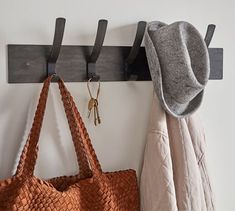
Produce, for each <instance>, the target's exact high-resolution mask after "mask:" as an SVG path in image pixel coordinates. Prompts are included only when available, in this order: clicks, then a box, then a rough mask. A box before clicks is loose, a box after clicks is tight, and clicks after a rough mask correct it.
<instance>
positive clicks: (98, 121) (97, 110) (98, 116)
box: [94, 99, 101, 125]
mask: <svg viewBox="0 0 235 211" xmlns="http://www.w3.org/2000/svg"><path fill="white" fill-rule="evenodd" d="M94 110H95V113H96V117H95V125H97V123H98V124H100V123H101V119H100V115H99V109H98V100H97V99H96V103H95V106H94Z"/></svg>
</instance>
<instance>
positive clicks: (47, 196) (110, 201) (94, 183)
mask: <svg viewBox="0 0 235 211" xmlns="http://www.w3.org/2000/svg"><path fill="white" fill-rule="evenodd" d="M52 78H53V76H50V77H48V78H47V79H46V80H45V82H44V85H43V88H42V91H41V94H40V99H39V103H38V106H37V110H36V113H35V117H34V121H33V125H32V128H31V130H30V134H29V136H28V139H27V142H26V144H25V146H24V149H23V151H22V155H21V157H20V161H19V164H18V167H17V171H16V174H15V175H14V176H13V177H12V178H10V179H7V180H4V181H0V210H1V211H24V210H30V211H52V210H56V211H62V210H64V211H70V210H73V211H101V210H105V211H108V210H111V211H114V210H115V211H137V210H139V193H138V187H137V179H136V173H135V171H134V170H124V171H118V172H112V173H103V172H102V169H101V166H100V164H99V161H98V159H97V157H96V154H95V151H94V149H93V147H92V145H91V141H90V138H89V136H88V133H87V130H86V128H85V126H84V123H83V121H82V119H81V116H80V114H79V112H78V110H77V108H76V106H75V103H74V101H73V98H72V97H71V95H70V93H69V92H68V90H67V89H66V87H65V85H64V83H63V81H62V80H61V79H59V80H58V84H59V88H60V93H61V96H62V101H63V105H64V109H65V112H66V116H67V119H68V123H69V126H70V130H71V134H72V140H73V143H74V147H75V150H76V154H77V160H78V165H79V169H80V170H79V174H78V175H76V176H64V177H58V178H53V179H50V180H41V179H39V178H37V177H35V176H34V174H33V173H34V167H35V164H36V159H37V152H38V140H39V136H40V131H41V127H42V122H43V116H44V113H45V108H46V101H47V96H48V90H49V86H50V82H51V79H52Z"/></svg>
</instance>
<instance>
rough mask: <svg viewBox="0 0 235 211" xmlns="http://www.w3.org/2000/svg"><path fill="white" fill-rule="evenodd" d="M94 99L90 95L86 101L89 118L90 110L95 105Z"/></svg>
mask: <svg viewBox="0 0 235 211" xmlns="http://www.w3.org/2000/svg"><path fill="white" fill-rule="evenodd" d="M95 104H96V100H95V99H94V98H93V97H92V98H91V99H90V100H89V102H88V118H90V115H91V110H92V109H93V108H94V107H95Z"/></svg>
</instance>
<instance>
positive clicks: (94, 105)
mask: <svg viewBox="0 0 235 211" xmlns="http://www.w3.org/2000/svg"><path fill="white" fill-rule="evenodd" d="M90 81H91V79H89V80H88V83H87V88H88V91H89V95H90V100H89V102H88V118H90V116H91V113H92V110H93V113H94V124H95V126H97V125H98V124H100V123H101V119H100V115H99V109H98V104H99V103H98V97H99V94H100V82H99V85H98V89H97V93H96V98H94V97H93V96H92V94H91V90H90V87H89V83H90Z"/></svg>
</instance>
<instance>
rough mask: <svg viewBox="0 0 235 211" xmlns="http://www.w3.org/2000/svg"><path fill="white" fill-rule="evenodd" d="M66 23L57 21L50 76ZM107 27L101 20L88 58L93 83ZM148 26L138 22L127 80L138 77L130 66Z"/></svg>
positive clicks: (207, 40)
mask: <svg viewBox="0 0 235 211" xmlns="http://www.w3.org/2000/svg"><path fill="white" fill-rule="evenodd" d="M65 22H66V20H65V18H61V17H60V18H57V19H56V24H55V33H54V40H53V45H52V48H51V52H50V56H49V58H48V60H47V73H48V75H52V74H56V62H57V59H58V57H59V54H60V49H61V46H62V41H63V35H64V29H65ZM107 25H108V21H107V20H104V19H101V20H99V22H98V29H97V33H96V38H95V43H94V46H93V49H92V53H91V55H90V56H89V57H88V58H87V79H91V80H92V81H98V80H99V79H100V76H99V75H97V74H96V62H97V60H98V57H99V55H100V52H101V49H102V46H103V42H104V38H105V34H106V31H107ZM146 25H147V22H145V21H140V22H138V26H137V31H136V36H135V40H134V43H133V45H132V48H131V50H130V52H129V55H128V57H127V58H126V61H125V66H124V67H123V69H124V72H125V79H126V80H135V78H136V77H137V76H136V75H133V74H132V71H131V68H129V66H130V65H131V64H132V63H133V62H134V61H135V59H136V57H137V55H138V52H139V49H140V47H141V43H142V40H143V37H144V33H145V29H146ZM214 31H215V25H213V24H209V25H208V27H207V32H206V36H205V43H206V45H207V47H208V46H209V45H210V42H211V40H212V37H213V34H214Z"/></svg>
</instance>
